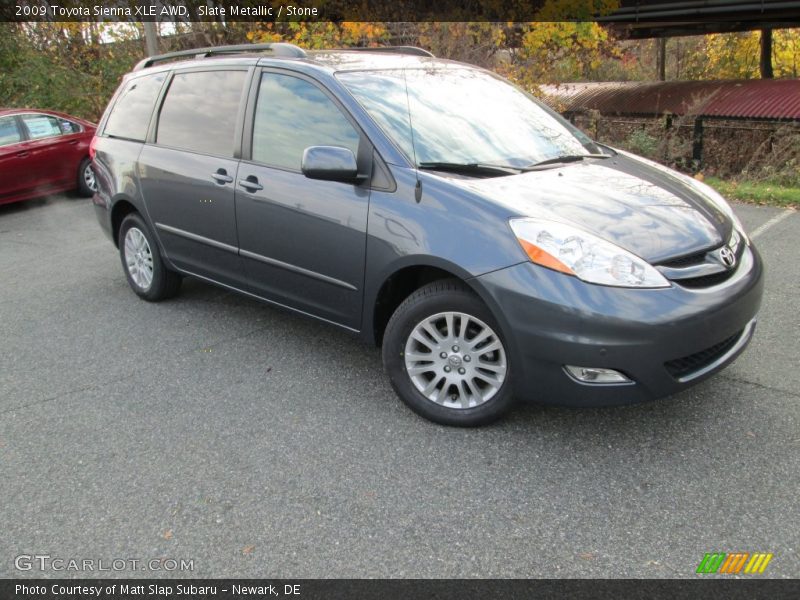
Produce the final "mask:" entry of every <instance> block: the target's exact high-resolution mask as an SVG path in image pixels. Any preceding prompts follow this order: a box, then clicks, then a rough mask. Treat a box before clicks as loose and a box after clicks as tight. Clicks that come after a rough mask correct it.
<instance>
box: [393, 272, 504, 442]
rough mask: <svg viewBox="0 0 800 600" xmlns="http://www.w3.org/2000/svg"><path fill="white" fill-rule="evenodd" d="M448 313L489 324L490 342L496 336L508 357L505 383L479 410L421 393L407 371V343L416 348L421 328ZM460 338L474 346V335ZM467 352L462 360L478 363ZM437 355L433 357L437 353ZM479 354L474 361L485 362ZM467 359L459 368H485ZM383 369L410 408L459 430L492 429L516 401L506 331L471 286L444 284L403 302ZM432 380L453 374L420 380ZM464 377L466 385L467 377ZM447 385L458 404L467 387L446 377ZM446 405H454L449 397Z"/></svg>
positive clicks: (452, 281) (428, 287)
mask: <svg viewBox="0 0 800 600" xmlns="http://www.w3.org/2000/svg"><path fill="white" fill-rule="evenodd" d="M448 312H457V313H463V314H465V315H467V316H469V317H471V318H473V319H477V320H480V321H482V322H483V324H484V325H487V326H488V328H490V329H491V330H492V333H493V334H494V338H490V339H495V338H496V339H497V340H499V342H500V344H501V346H500V347H501V350H500V352H502V353H503V355H504V361H503V362H504V364H505V369H506V371H505V377H504V379H503V380H502V385H500V386H499V389H498V390H497V391H495V392H494V395H493V396H491V397H489V398H488V399H487V400H485V401H484V402H483V403H482V404H478V405H477V406H469V407H461V408H459V407H452V406H450V407H448V406H445V405H443V404H440V403H437V402H436V401H434V400H431V399H429V398H428V397H426V396H425V395H423V393H422V391H420V389H419V388H418V387H417V384H415V383H414V382H413V381H412V379H411V376H410V375H409V373H408V369H407V367H406V360H405V355H406V344H407V342H408V343H410V344H414V343H416V342H410V341H409V336H411V334H412V333H413V332H414V330H415V329H416V328H417V326H418V325H420V324H421V323H422V322H423V321H425V320H427V319H430V318H432V317H435V316H436V315H439V314H440V313H448ZM461 323H462V325H460V327H461V328H462V329H463V327H464V326H463V321H461ZM458 327H459V326H456V327H454V331H456V332H457V331H458ZM445 331H446V330H445ZM440 333H441V331H440ZM457 336H464V337H463V338H462V339H463V340H464V341H463V348H468V344H469V343H470V341H471V340H469V339H467V337H468V336H469V333H465V332H464V331H461V332H460V333H457ZM430 339H433V338H430ZM473 339H477V338H473ZM448 344H449V342H448ZM431 348H432V346H431ZM463 348H459V350H460V351H461V353H460V354H458V356H459V357H461V358H463V359H464V360H465V361H466V360H473V359H472V358H470V357H469V356H467V352H473V351H472V350H464V349H463ZM449 352H450V350H448V353H449ZM431 356H433V354H431ZM451 356H452V354H451ZM473 356H475V357H476V358H475V359H474V360H481V359H480V358H478V357H479V356H480V353H479V351H477V350H476V351H474V354H473ZM442 358H443V357H442ZM461 358H459V362H457V363H454V364H458V365H463V366H465V367H469V366H472V367H478V366H479V364H483V363H471V364H466V363H461V362H460V360H461ZM449 361H450V356H448V359H447V361H445V363H444V364H445V367H449V365H450V362H449ZM383 365H384V368H385V369H386V371H387V373H388V374H389V379H390V380H391V382H392V386H393V387H394V389H395V391H396V392H397V395H398V396H400V399H401V400H403V402H405V403H406V404H407V405H408V406H409V408H411V409H412V410H413V411H414V412H416V413H417V414H419V415H421V416H423V417H425V418H426V419H429V420H431V421H434V422H436V423H440V424H442V425H455V426H459V427H474V426H478V425H486V424H488V423H491V422H492V421H495V420H497V419H499V418H500V417H501V416H503V415H504V414H505V413H506V412H508V410H509V409H510V408H511V407H512V406H513V403H514V398H513V395H512V383H511V364H510V357H509V354H508V345H507V344H506V343H505V341H504V340H503V338H502V334H501V332H500V328H499V327H498V325H497V322H496V320H495V319H494V317H493V316H492V314H491V312H490V311H489V309H488V308H487V307H486V305H485V304H484V303H483V302H482V301H481V300H480V298H478V296H476V295H475V293H474V292H472V291H471V290H470V289H469V288H468V287H467V286H466V285H465V284H463V283H461V282H460V281H458V280H455V279H446V280H440V281H435V282H433V283H430V284H428V285H425V286H423V287H421V288H420V289H418V290H417V291H415V292H414V293H413V294H411V295H410V296H409V297H408V298H406V299H405V300H404V301H403V303H402V304H400V306H399V307H398V308H397V310H396V311H395V312H394V314H393V315H392V318H391V319H390V320H389V324H388V325H387V326H386V332H385V334H384V337H383ZM445 367H441V368H445ZM437 368H438V367H437ZM449 368H451V371H452V369H453V367H449ZM467 373H468V374H467V376H466V378H469V371H468V372H467ZM451 375H455V373H451ZM428 376H430V378H429V379H428V382H432V381H433V380H434V379H437V378H438V377H443V378H444V377H447V375H440V374H434V373H433V372H431V373H429V374H428V373H426V374H423V375H420V376H418V381H420V378H424V377H428ZM460 379H461V380H462V381H463V379H464V378H460ZM442 381H444V383H442V384H441V385H439V386H438V391H439V392H441V391H442V390H443V389H444V388H447V389H449V390H452V391H453V392H455V393H454V394H453V395H452V396H450V394H449V392H448V391H447V390H446V389H444V396H445V397H449V398H452V400H453V403H455V402H456V401H457V400H456V399H457V398H459V397H460V395H461V394H463V393H464V392H463V391H462V389H463V388H461V385H463V384H461V383H460V384H458V386H456V385H455V384H449V382H450V381H451V380H450V379H443V380H442ZM478 383H480V382H478ZM423 385H424V384H423ZM471 386H472V387H474V388H475V389H477V387H476V382H475V380H472V383H471ZM467 397H468V396H467ZM445 401H446V402H449V399H448V400H445ZM459 401H460V400H459Z"/></svg>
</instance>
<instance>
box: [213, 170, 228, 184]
mask: <svg viewBox="0 0 800 600" xmlns="http://www.w3.org/2000/svg"><path fill="white" fill-rule="evenodd" d="M211 177H212V178H213V179H215V180H216V182H217V183H230V182H231V181H233V177H231V176H230V175H228V174H227V173H226V172H225V169H220V170H219V171H217V172H216V173H212V174H211Z"/></svg>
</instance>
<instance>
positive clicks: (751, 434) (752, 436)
mask: <svg viewBox="0 0 800 600" xmlns="http://www.w3.org/2000/svg"><path fill="white" fill-rule="evenodd" d="M747 437H751V438H754V437H756V434H755V433H753V432H752V431H748V432H747Z"/></svg>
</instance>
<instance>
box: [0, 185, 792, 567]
mask: <svg viewBox="0 0 800 600" xmlns="http://www.w3.org/2000/svg"><path fill="white" fill-rule="evenodd" d="M736 210H737V212H738V213H739V215H740V216H741V217H742V220H743V221H744V222H745V225H746V226H747V228H748V230H749V231H750V232H751V233H752V232H755V234H756V238H757V239H756V243H757V245H758V246H759V248H760V250H761V252H762V254H763V256H764V258H765V261H766V263H767V268H768V275H767V277H768V280H767V288H766V293H765V297H764V304H763V307H762V310H761V314H760V318H759V325H758V329H757V332H756V336H755V339H754V341H753V343H752V344H751V346H750V348H749V350H748V351H747V352H746V354H745V355H743V356H742V357H741V358H740V359H739V360H738V361H737V362H736V363H735V364H734V365H732V366H731V367H730V368H729V369H727V370H726V371H725V372H723V373H722V374H720V375H718V376H717V377H715V378H713V379H711V380H709V381H707V382H705V383H703V384H701V385H699V386H697V387H695V388H693V389H691V390H689V391H688V392H686V393H683V394H681V395H679V396H675V397H672V398H669V399H667V400H663V401H658V402H654V403H650V404H645V405H638V406H632V407H626V408H615V409H599V410H571V409H558V408H543V407H537V406H526V407H523V408H521V409H519V410H517V411H516V412H515V413H514V414H513V415H512V416H511V417H510V418H509V419H507V420H505V421H503V422H501V423H498V424H496V425H494V426H491V427H487V428H483V429H473V430H461V429H450V428H444V427H440V426H436V425H433V424H431V423H428V422H426V421H424V420H422V419H420V418H418V417H417V416H415V415H414V414H413V413H411V412H410V411H409V410H407V409H406V408H405V407H404V406H403V405H402V404H401V403H400V402H399V400H397V399H396V397H395V396H394V394H393V392H392V390H391V388H390V386H389V384H388V382H387V380H386V378H385V376H384V375H383V372H382V368H381V361H380V354H379V351H378V350H377V349H376V348H372V347H368V346H365V345H363V344H362V343H360V342H359V341H357V340H355V339H353V338H351V337H349V336H348V335H347V334H345V333H343V332H341V331H339V330H338V329H335V328H333V327H330V326H327V325H324V324H321V323H317V322H314V321H311V320H307V319H304V318H301V317H298V316H294V315H291V314H288V313H286V312H282V311H280V310H277V309H274V308H271V307H269V306H266V305H263V304H259V303H258V302H256V301H253V300H250V299H247V298H243V297H239V296H236V295H233V294H231V293H228V292H226V291H224V290H221V289H219V288H215V287H212V286H210V285H207V284H204V283H201V282H198V281H191V280H189V281H186V282H184V287H183V292H182V294H181V295H180V296H179V297H178V298H176V299H175V300H172V301H169V302H165V303H161V304H149V303H146V302H144V301H141V300H139V299H138V298H137V297H136V296H135V295H134V294H133V293H132V292H131V291H130V289H129V288H128V284H127V283H126V281H125V278H124V276H123V273H122V269H121V266H120V263H119V258H118V255H117V253H116V251H115V249H114V247H113V246H112V245H111V243H110V242H109V241H108V240H107V239H106V238H105V237H104V236H103V234H102V232H101V230H100V228H99V226H98V225H97V223H96V221H95V217H94V214H93V211H92V208H91V205H90V203H89V201H87V200H84V199H78V198H74V197H69V196H59V197H54V198H50V199H46V200H38V201H33V202H28V203H23V204H19V205H11V206H4V207H0V314H1V316H0V339H2V341H3V352H2V355H1V356H0V481H2V484H0V486H1V487H0V489H2V503H0V522H2V524H3V525H2V536H0V577H18V576H48V577H53V576H65V575H68V576H78V575H80V576H91V575H104V576H109V575H118V576H147V577H151V576H187V577H188V576H191V577H289V578H297V577H445V578H447V577H523V578H525V577H658V578H660V577H694V576H695V575H694V572H695V569H696V568H697V565H698V563H699V562H700V560H701V559H702V558H703V555H704V554H705V553H706V552H712V551H722V552H734V551H744V552H772V553H774V558H773V559H772V562H771V563H770V564H769V566H768V568H767V570H766V572H765V574H764V575H763V576H764V577H767V576H770V577H797V576H800V533H799V532H800V529H798V525H797V524H798V520H799V519H800V503H798V489H800V369H798V365H799V364H800V361H798V357H800V317H798V312H800V298H798V292H799V291H800V289H798V282H800V215H798V214H797V213H794V212H789V213H786V212H785V211H782V210H780V209H773V208H759V207H752V206H741V205H740V206H736ZM23 554H24V555H35V554H39V555H42V554H45V555H50V556H51V557H59V558H64V559H70V558H78V559H83V558H90V559H92V558H93V559H104V560H105V561H108V562H110V561H111V560H113V559H120V558H122V559H130V558H136V559H142V560H148V559H151V558H165V557H166V558H173V559H181V558H182V559H191V560H193V570H192V571H183V572H180V571H173V572H166V571H164V570H161V571H156V572H153V571H141V570H132V569H130V568H126V569H124V570H122V571H119V572H116V573H108V572H105V573H97V572H94V573H92V572H88V573H75V572H63V571H61V572H56V571H53V570H47V571H45V572H41V571H38V570H37V569H32V570H30V571H18V570H16V569H15V566H14V559H15V557H17V556H19V555H23Z"/></svg>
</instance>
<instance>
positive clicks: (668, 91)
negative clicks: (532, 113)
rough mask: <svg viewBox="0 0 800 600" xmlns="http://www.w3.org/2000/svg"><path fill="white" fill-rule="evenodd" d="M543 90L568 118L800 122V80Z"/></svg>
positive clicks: (567, 86) (616, 84)
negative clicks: (591, 114)
mask: <svg viewBox="0 0 800 600" xmlns="http://www.w3.org/2000/svg"><path fill="white" fill-rule="evenodd" d="M540 89H541V90H542V91H543V92H544V93H545V95H546V97H547V98H546V100H548V101H549V102H551V103H552V104H553V105H554V106H556V107H557V108H558V109H559V110H561V111H562V112H567V113H570V112H582V111H586V110H597V111H600V113H601V114H604V115H631V116H633V115H637V116H643V115H647V116H650V115H662V114H665V113H672V114H675V115H686V114H694V115H698V116H704V117H722V118H746V119H797V120H800V79H743V80H736V81H658V82H606V83H562V84H558V85H543V86H540Z"/></svg>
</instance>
